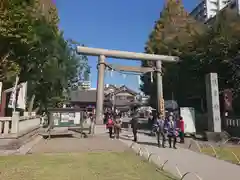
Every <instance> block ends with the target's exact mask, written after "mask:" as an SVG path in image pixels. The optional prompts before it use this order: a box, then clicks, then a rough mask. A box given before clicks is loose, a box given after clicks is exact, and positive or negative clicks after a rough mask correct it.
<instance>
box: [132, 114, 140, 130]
mask: <svg viewBox="0 0 240 180" xmlns="http://www.w3.org/2000/svg"><path fill="white" fill-rule="evenodd" d="M130 123H131V127H132V129H136V130H137V129H138V126H139V122H138V117H137V116H135V117H133V118H132V120H131V122H130Z"/></svg>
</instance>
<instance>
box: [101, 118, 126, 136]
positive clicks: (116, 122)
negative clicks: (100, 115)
mask: <svg viewBox="0 0 240 180" xmlns="http://www.w3.org/2000/svg"><path fill="white" fill-rule="evenodd" d="M105 122H106V128H107V129H108V130H109V137H110V138H113V137H115V138H116V139H119V135H120V132H121V127H122V120H121V115H118V114H112V113H108V114H106V115H105ZM113 135H114V136H113Z"/></svg>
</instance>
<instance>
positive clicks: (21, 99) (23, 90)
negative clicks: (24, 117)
mask: <svg viewBox="0 0 240 180" xmlns="http://www.w3.org/2000/svg"><path fill="white" fill-rule="evenodd" d="M26 101H27V82H24V83H21V87H20V90H19V92H18V99H17V108H19V109H23V110H25V109H26Z"/></svg>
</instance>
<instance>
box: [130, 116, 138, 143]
mask: <svg viewBox="0 0 240 180" xmlns="http://www.w3.org/2000/svg"><path fill="white" fill-rule="evenodd" d="M130 123H131V127H132V132H133V141H134V142H137V131H138V126H139V124H138V115H137V113H136V112H135V113H134V115H133V117H132V120H131V122H130Z"/></svg>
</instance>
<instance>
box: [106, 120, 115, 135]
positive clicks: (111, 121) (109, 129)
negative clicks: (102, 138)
mask: <svg viewBox="0 0 240 180" xmlns="http://www.w3.org/2000/svg"><path fill="white" fill-rule="evenodd" d="M106 127H107V129H108V131H109V137H110V138H112V134H113V128H114V122H113V118H112V116H109V117H108V120H107V124H106Z"/></svg>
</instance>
